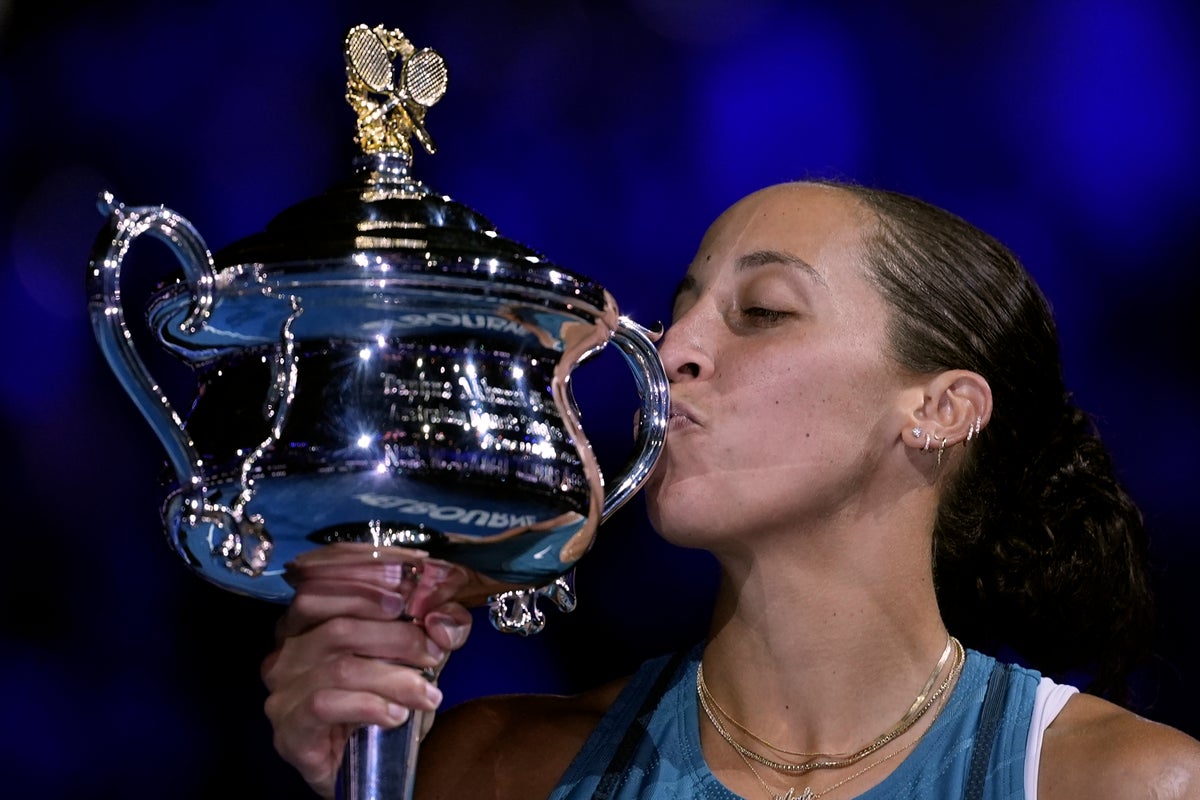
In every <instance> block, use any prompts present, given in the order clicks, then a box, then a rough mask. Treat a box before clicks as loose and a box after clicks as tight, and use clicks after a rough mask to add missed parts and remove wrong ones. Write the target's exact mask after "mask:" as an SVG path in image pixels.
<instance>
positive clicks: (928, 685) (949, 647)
mask: <svg viewBox="0 0 1200 800" xmlns="http://www.w3.org/2000/svg"><path fill="white" fill-rule="evenodd" d="M953 649H954V637H952V636H948V637H947V638H946V647H945V648H944V649H943V650H942V655H941V657H940V658H939V659H938V662H937V664H936V665H934V668H933V672H931V673H929V678H928V679H927V680H926V681H925V685H924V686H922V687H921V691H920V692H918V693H917V696H916V698H915V699H914V700H913V701H912V705H910V706H909V707H908V711H906V712H904V716H903V717H901V718H900V721H899V722H897V723H896V725H895V726H894V727H893V729H892V730H891V731H888V732H887V733H885V734H883V736H888V735H890V736H891V737H892V738H895V737H896V736H898V735H899V733H902V732H903V729H904V728H907V727H908V726H910V725H912V724H913V723H915V722H916V720H917V718H916V717H915V716H914V715H917V714H918V713H919V709H920V707H921V705H922V704H923V703H924V702H925V699H926V698H927V697H928V696H929V690H930V689H932V688H933V683H934V681H936V680H937V677H938V675H941V674H942V670H943V669H945V667H946V660H947V659H949V658H950V653H951V652H953ZM696 690H697V691H698V692H702V693H703V695H704V698H705V699H706V700H707V701H708V702H709V703H711V704H712V706H713V708H715V709H716V710H717V713H718V714H720V715H721V716H722V717H724V718H725V719H726V720H728V721H729V722H730V723H732V724H733V725H734V726H735V727H736V728H737V729H738V730H740V731H741V732H742V733H744V734H746V735H747V736H749V737H750V738H751V739H753V740H754V741H756V742H758V743H759V744H763V745H766V746H767V747H769V748H771V749H772V750H774V751H775V752H777V753H783V754H784V755H788V756H802V757H804V758H807V759H810V760H811V759H814V758H822V759H825V760H830V759H841V758H850V757H852V756H853V755H857V754H852V753H808V752H805V751H802V750H787V749H785V748H782V747H780V746H779V745H777V744H772V743H771V742H768V741H767V740H766V739H764V738H762V737H761V736H759V735H758V734H756V733H755V732H754V731H752V730H750V729H749V728H747V727H746V726H745V725H743V724H742V723H740V722H738V721H737V720H736V719H734V718H733V715H732V714H730V713H729V712H728V711H726V710H725V709H724V708H722V707H721V704H720V703H718V702H717V698H715V697H714V696H713V694H712V692H710V691H709V690H708V684H707V683H705V682H704V664H703V662H701V664H699V665H698V666H697V668H696ZM920 713H923V712H920ZM880 738H883V737H882V736H881V737H880Z"/></svg>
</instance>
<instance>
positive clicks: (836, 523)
mask: <svg viewBox="0 0 1200 800" xmlns="http://www.w3.org/2000/svg"><path fill="white" fill-rule="evenodd" d="M869 224H870V217H869V215H868V214H867V212H866V211H865V210H864V209H862V208H861V207H860V206H859V205H858V204H857V202H856V201H854V200H853V199H852V198H851V197H850V196H849V195H848V194H846V193H844V192H842V191H840V190H837V189H832V188H827V187H816V186H811V185H805V184H789V185H784V186H777V187H771V188H769V189H765V190H763V191H761V192H757V193H755V194H753V195H750V196H749V197H747V198H745V199H744V200H742V201H740V202H739V203H737V204H735V205H734V206H733V207H732V208H730V209H729V210H728V211H727V212H726V213H725V214H723V215H722V216H721V217H720V218H719V219H718V220H717V221H716V222H715V223H714V225H713V226H712V228H711V229H710V230H709V232H708V234H707V235H706V236H705V238H704V240H703V241H702V242H701V245H700V248H699V251H698V252H697V254H696V257H695V259H694V260H693V262H692V264H691V266H690V268H689V270H688V273H687V277H686V278H685V279H684V281H683V283H682V284H681V287H680V291H679V293H678V296H677V301H676V304H675V311H674V322H673V324H672V326H671V328H670V329H669V330H668V332H667V333H666V335H665V336H664V338H663V340H662V342H661V343H660V353H661V355H662V358H663V362H664V365H665V366H666V368H667V372H668V375H669V377H670V379H671V381H672V402H673V413H672V419H671V424H670V432H669V435H668V445H667V448H666V451H665V453H664V455H663V457H662V459H661V460H660V463H659V465H658V466H657V467H656V469H655V472H654V475H653V476H652V478H651V480H650V482H649V484H648V486H647V489H646V494H647V501H648V507H649V510H650V516H651V519H652V521H653V522H654V525H655V527H656V528H657V529H658V531H659V532H660V533H661V534H662V535H663V536H664V537H665V538H667V539H668V540H670V541H672V542H675V543H678V544H681V545H684V546H689V547H703V548H706V549H708V550H710V551H712V552H713V553H714V554H715V556H716V557H717V559H718V561H719V563H720V565H721V584H720V588H719V591H718V597H717V602H716V606H715V610H714V615H713V619H712V623H711V628H710V635H709V641H708V645H707V647H706V650H705V654H704V670H705V677H706V681H707V683H708V685H709V687H710V689H711V690H712V691H713V693H714V695H715V696H716V697H717V698H718V699H719V702H720V703H721V705H722V707H723V708H724V709H726V710H727V711H728V712H729V713H730V714H731V715H732V716H733V717H734V718H736V719H738V720H741V721H743V722H744V723H745V724H746V725H747V726H748V727H750V728H751V729H753V730H754V731H755V732H756V733H757V734H759V735H761V736H762V737H764V738H765V739H768V740H770V741H773V742H779V743H786V746H787V747H788V748H789V749H794V750H802V751H820V752H830V753H838V752H848V751H854V750H856V749H857V748H859V747H861V746H862V745H863V744H864V743H865V742H870V741H872V740H873V739H874V738H875V737H876V736H878V735H879V734H880V732H881V731H884V730H887V729H888V728H890V727H891V726H892V725H893V724H894V723H895V722H896V720H897V719H899V718H900V717H901V716H902V715H903V713H904V711H905V710H906V709H907V708H908V706H909V704H910V703H911V702H912V698H913V696H914V693H915V691H916V689H917V688H918V687H920V686H922V685H923V684H924V683H925V681H926V679H927V678H928V676H929V671H930V669H931V668H932V667H933V665H934V664H936V663H937V661H938V658H939V656H940V655H941V653H942V650H943V648H944V646H945V643H946V637H947V633H946V629H945V627H944V625H943V623H942V620H941V616H940V614H939V612H938V608H937V603H936V598H935V595H934V587H933V576H932V563H931V557H930V552H931V531H932V529H933V520H934V516H935V512H936V507H937V501H938V496H939V492H940V486H941V482H942V481H943V480H944V478H945V475H947V474H949V472H950V471H951V470H953V469H954V468H955V466H956V464H957V460H958V459H959V458H960V457H961V456H960V454H961V451H962V449H963V448H962V447H961V446H958V445H962V444H963V443H964V441H965V439H966V436H967V433H968V432H969V430H970V426H971V425H972V424H973V423H974V422H975V421H976V419H982V420H983V423H984V425H986V423H987V420H988V419H989V418H990V415H991V403H992V397H991V391H990V388H989V387H988V385H987V382H986V381H985V380H984V379H983V378H982V377H980V376H979V375H976V374H974V373H970V372H966V371H961V370H959V371H950V372H944V373H939V374H936V375H914V374H907V373H906V372H905V371H904V370H902V369H900V368H899V367H898V366H897V365H896V364H895V362H894V361H892V360H891V359H890V358H889V357H888V355H887V353H888V348H887V339H886V334H885V325H886V322H887V319H888V313H889V310H888V308H887V306H886V305H885V303H884V302H883V300H882V299H881V298H880V297H879V295H878V293H877V292H876V290H875V288H874V287H873V285H872V284H871V281H870V279H869V277H868V275H867V273H866V271H865V269H864V266H863V263H862V257H861V249H860V240H861V236H862V232H863V231H864V229H865V227H866V226H867V225H869ZM914 427H919V428H921V429H922V431H924V432H928V433H930V434H932V435H933V436H935V437H938V438H937V439H936V440H935V441H940V440H941V439H943V438H944V439H945V440H946V443H947V449H946V450H945V451H944V453H943V456H944V458H943V463H942V465H940V466H939V465H938V464H937V459H936V454H935V453H934V452H929V451H925V450H923V449H922V447H923V445H924V443H925V441H924V438H923V437H921V438H918V437H915V436H913V435H912V433H911V431H912V429H913V428H914ZM436 583H437V582H436V581H433V582H432V584H431V585H434V586H435V588H434V589H431V590H430V593H429V601H428V602H427V603H426V604H425V605H423V606H422V607H420V608H418V609H417V610H418V611H421V612H424V613H421V614H417V613H414V614H413V616H416V617H417V620H416V622H415V623H409V622H403V621H400V620H399V619H397V615H398V612H396V610H395V606H396V605H397V602H398V601H397V600H396V599H395V597H393V596H392V594H389V592H391V591H392V590H390V589H389V588H387V587H382V588H380V587H374V588H373V589H372V590H366V589H363V588H362V587H357V588H356V589H355V591H353V592H350V591H348V589H347V587H343V586H334V587H324V590H325V591H324V592H317V591H314V590H312V588H311V587H307V586H304V585H302V586H301V587H300V588H299V590H298V593H297V598H296V601H295V602H294V603H293V605H292V606H291V608H290V609H289V611H288V612H287V614H286V616H285V617H284V619H283V621H282V623H281V628H280V635H281V639H280V646H279V648H278V649H277V650H276V651H275V653H273V654H272V655H271V656H270V657H268V659H267V661H266V662H265V663H264V679H265V680H266V681H267V685H268V687H269V688H271V691H272V695H271V697H270V699H269V700H268V702H267V713H268V715H269V716H270V717H271V720H272V722H273V723H274V724H275V728H276V732H277V733H276V740H277V746H278V749H279V751H280V753H281V754H282V755H283V757H284V758H285V759H287V760H288V761H290V762H291V763H293V764H294V765H296V767H297V768H298V769H299V770H300V771H301V773H302V774H303V775H304V776H305V778H306V779H308V780H309V782H310V783H311V784H312V785H313V786H314V788H315V789H317V790H318V791H319V792H321V793H323V794H325V795H326V796H332V789H331V787H332V776H333V775H334V773H335V771H336V768H337V760H338V758H339V757H340V747H341V745H343V744H344V742H345V736H346V733H347V731H348V729H349V726H350V725H351V723H353V722H355V721H357V722H370V723H376V724H392V723H394V722H395V721H396V720H397V719H398V718H399V717H400V716H403V711H402V709H404V708H407V707H414V708H421V709H426V710H430V709H432V708H434V707H435V706H436V703H437V700H438V697H437V695H436V691H434V692H430V691H429V689H428V686H427V684H425V682H424V681H423V680H422V679H419V678H416V679H414V675H415V673H414V672H413V670H411V669H408V668H405V667H403V666H400V665H397V664H389V663H383V662H382V661H380V660H379V659H381V658H388V659H393V660H398V661H401V662H405V663H413V664H416V665H418V666H436V665H437V664H440V663H441V662H442V661H443V660H444V657H445V653H447V652H449V651H451V650H453V649H454V648H455V647H457V646H459V645H461V643H462V641H463V640H464V639H465V637H466V635H467V626H468V625H469V618H468V617H467V616H466V614H465V611H464V610H463V609H462V608H461V607H460V606H457V605H456V604H454V603H452V602H444V599H445V598H448V597H451V596H453V595H452V593H449V591H450V590H449V589H442V588H440V587H436ZM409 608H410V613H412V605H411V604H410V605H409ZM430 642H432V643H433V644H435V645H436V647H434V648H432V651H429V650H427V649H426V647H427V645H428V644H429V643H430ZM746 664H754V665H755V669H753V670H746V669H745V665H746ZM946 674H947V673H946V672H943V673H942V675H943V676H945V675H946ZM939 680H940V678H939ZM620 688H621V683H620V682H618V683H616V684H613V685H610V686H606V687H602V688H600V689H598V690H596V691H593V692H590V693H588V694H585V695H581V696H578V697H571V698H560V697H529V696H514V697H504V698H488V699H482V700H477V701H472V702H469V703H465V704H463V705H460V706H458V707H456V708H455V709H452V710H451V711H449V712H447V713H446V714H443V715H441V716H440V718H439V721H438V724H437V725H436V726H435V727H434V728H433V730H432V732H431V733H430V735H429V736H428V737H427V738H426V740H425V741H424V743H423V744H422V748H421V759H420V776H419V780H418V790H417V795H418V797H421V798H423V800H424V799H425V798H433V799H436V798H450V797H461V796H473V797H492V798H529V797H544V796H546V795H547V794H548V793H549V792H550V790H551V788H552V787H553V786H554V785H555V783H556V781H557V779H558V777H559V776H560V775H561V774H562V772H563V771H564V770H565V769H566V767H567V765H568V764H569V763H570V761H571V759H572V758H573V757H574V755H575V754H576V752H578V750H579V748H580V746H581V745H582V744H583V742H584V740H585V739H586V737H587V735H588V734H589V733H590V732H591V730H592V729H593V728H594V727H595V725H596V724H597V722H598V721H599V719H600V717H601V716H602V715H603V713H604V711H605V710H606V709H607V708H608V706H609V705H610V704H611V703H612V701H613V699H614V698H615V697H616V695H617V693H618V692H619V690H620ZM939 707H940V705H939ZM389 708H391V709H393V711H396V710H397V709H400V711H399V713H396V714H394V715H392V714H391V713H390V712H389ZM936 711H937V708H935V709H934V710H933V711H932V712H931V713H930V714H928V715H926V716H925V717H923V718H922V720H921V721H920V722H919V723H918V724H917V725H916V726H914V728H913V729H912V730H911V731H910V732H909V733H907V734H905V735H904V736H901V737H899V738H897V739H896V740H895V741H894V742H893V743H891V744H889V745H888V746H886V747H885V748H883V749H881V750H880V751H878V755H879V756H880V757H883V756H888V755H891V756H892V757H891V758H890V759H888V760H887V761H886V762H884V763H881V764H880V765H878V766H876V767H873V768H872V769H871V770H869V771H867V772H865V773H863V774H862V775H861V776H859V777H856V778H853V779H852V780H850V781H848V782H847V783H846V784H845V785H844V786H839V787H837V788H836V789H834V790H832V791H830V792H829V793H828V794H827V795H826V796H827V797H829V798H833V799H834V800H836V798H839V797H841V798H845V797H853V796H856V795H858V794H860V793H862V792H863V791H866V790H867V789H869V788H871V787H872V786H874V785H876V784H877V783H878V782H879V781H881V780H882V779H883V778H885V777H886V776H887V774H889V772H890V771H891V770H893V769H894V768H895V766H896V765H898V764H899V763H901V762H902V760H903V757H904V755H906V753H907V751H908V747H910V746H911V745H912V744H913V743H915V741H916V740H918V739H919V737H920V736H921V734H922V733H923V732H924V730H925V729H926V728H927V727H928V725H929V724H931V723H932V720H933V718H934V716H935V715H936ZM700 735H701V745H702V748H703V751H704V756H705V759H706V761H707V762H708V764H709V766H710V768H711V769H712V771H713V773H714V774H715V775H716V776H717V778H718V779H720V780H721V781H722V782H723V783H724V784H725V785H726V786H728V787H729V788H730V789H731V790H733V791H734V792H736V793H738V794H740V795H742V796H744V797H751V798H754V797H762V796H764V795H765V792H764V789H763V787H762V786H761V785H760V783H759V781H758V779H757V778H755V776H754V775H753V774H752V773H751V772H750V771H749V770H748V769H747V768H746V765H745V764H744V763H743V762H742V761H741V760H740V759H739V758H738V757H737V755H736V753H735V752H734V751H733V750H732V749H731V748H730V747H729V745H728V744H727V743H726V742H725V741H724V740H723V739H721V738H720V737H719V736H718V734H717V733H716V732H715V730H714V729H713V727H712V726H711V725H708V724H707V723H704V722H702V724H701V730H700ZM854 771H856V770H851V769H847V770H818V771H816V772H814V773H811V774H810V775H809V776H807V777H806V778H805V779H802V780H803V781H804V782H802V783H798V784H789V783H788V781H787V778H786V776H781V775H778V774H776V773H773V772H772V771H770V770H769V769H760V773H762V775H763V778H765V779H766V780H767V781H768V783H770V785H771V790H772V792H778V793H782V792H784V791H785V790H786V789H787V788H788V786H789V785H795V788H796V789H797V791H800V790H802V789H803V788H804V786H811V787H812V789H813V790H814V791H816V792H820V791H822V790H823V789H826V788H828V787H830V786H832V785H833V784H835V783H837V782H838V781H840V780H842V779H843V778H846V777H847V776H848V775H849V774H851V773H853V772H854ZM1197 775H1200V743H1197V742H1196V741H1195V740H1193V739H1191V738H1190V737H1187V736H1186V735H1184V734H1182V733H1181V732H1179V731H1175V730H1173V729H1170V728H1167V727H1165V726H1162V725H1158V724H1155V723H1152V722H1149V721H1146V720H1143V719H1141V718H1139V717H1136V716H1134V715H1133V714H1130V713H1128V712H1126V711H1124V710H1122V709H1120V708H1118V707H1116V706H1114V705H1112V704H1110V703H1107V702H1106V701H1103V700H1101V699H1099V698H1095V697H1090V696H1084V695H1080V696H1076V697H1074V698H1073V699H1072V700H1070V701H1069V702H1068V704H1067V706H1066V708H1065V709H1064V710H1063V711H1062V713H1061V714H1060V715H1059V717H1058V718H1057V719H1056V720H1055V722H1054V723H1053V724H1052V725H1051V726H1050V728H1049V730H1048V731H1047V733H1046V738H1045V743H1044V747H1043V754H1042V768H1041V771H1040V774H1039V796H1040V797H1042V798H1047V799H1048V800H1058V799H1059V798H1077V797H1083V796H1088V797H1097V798H1107V797H1113V798H1118V797H1119V798H1138V797H1146V798H1200V779H1198V778H1197V777H1196V776H1197Z"/></svg>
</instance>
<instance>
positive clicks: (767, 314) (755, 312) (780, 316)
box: [741, 306, 794, 327]
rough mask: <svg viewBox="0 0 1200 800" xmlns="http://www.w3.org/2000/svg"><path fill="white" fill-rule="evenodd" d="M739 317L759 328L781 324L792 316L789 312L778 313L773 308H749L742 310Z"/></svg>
mask: <svg viewBox="0 0 1200 800" xmlns="http://www.w3.org/2000/svg"><path fill="white" fill-rule="evenodd" d="M741 315H742V317H743V318H745V319H746V321H747V322H748V323H749V324H751V325H756V326H760V327H769V326H771V325H776V324H778V323H780V322H783V321H784V320H785V319H787V318H788V317H791V316H794V314H793V313H792V312H790V311H779V310H777V309H773V308H763V307H762V306H750V307H749V308H743V309H742V310H741Z"/></svg>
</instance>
